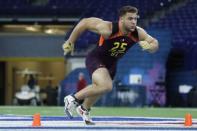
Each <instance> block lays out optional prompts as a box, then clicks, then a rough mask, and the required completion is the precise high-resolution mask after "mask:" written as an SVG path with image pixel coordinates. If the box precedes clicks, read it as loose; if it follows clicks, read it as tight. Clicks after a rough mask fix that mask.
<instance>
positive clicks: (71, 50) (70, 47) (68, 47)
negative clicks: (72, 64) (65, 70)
mask: <svg viewBox="0 0 197 131" xmlns="http://www.w3.org/2000/svg"><path fill="white" fill-rule="evenodd" d="M62 49H63V50H64V55H67V54H69V53H71V55H73V53H74V44H72V43H70V42H69V41H66V42H65V43H64V44H63V45H62Z"/></svg>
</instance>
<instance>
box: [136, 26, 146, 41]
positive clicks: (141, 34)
mask: <svg viewBox="0 0 197 131" xmlns="http://www.w3.org/2000/svg"><path fill="white" fill-rule="evenodd" d="M137 31H138V36H139V39H140V40H145V39H146V38H147V37H149V35H148V34H147V32H146V31H145V30H144V29H143V28H141V27H139V26H137Z"/></svg>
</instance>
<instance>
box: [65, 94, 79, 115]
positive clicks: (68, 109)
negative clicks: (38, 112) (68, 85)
mask: <svg viewBox="0 0 197 131" xmlns="http://www.w3.org/2000/svg"><path fill="white" fill-rule="evenodd" d="M64 103H65V107H64V110H65V113H66V115H67V116H68V117H69V118H73V112H74V111H75V110H76V108H77V106H78V103H77V102H76V101H75V98H74V97H73V96H71V95H68V96H66V97H64Z"/></svg>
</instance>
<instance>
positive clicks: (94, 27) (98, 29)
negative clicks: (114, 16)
mask: <svg viewBox="0 0 197 131" xmlns="http://www.w3.org/2000/svg"><path fill="white" fill-rule="evenodd" d="M86 30H89V31H92V32H95V33H97V34H100V35H102V36H103V37H104V38H108V37H109V36H110V34H111V32H112V31H111V22H109V21H104V20H102V19H99V18H95V17H91V18H84V19H82V20H81V21H80V22H79V23H78V24H77V26H76V27H75V28H74V29H73V31H72V33H71V35H70V37H69V39H68V41H69V42H70V43H75V41H76V40H77V38H78V37H79V36H80V34H82V33H83V32H84V31H86Z"/></svg>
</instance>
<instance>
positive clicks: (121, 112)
mask: <svg viewBox="0 0 197 131" xmlns="http://www.w3.org/2000/svg"><path fill="white" fill-rule="evenodd" d="M38 112H39V113H40V114H41V115H42V116H64V107H59V106H57V107H54V106H53V107H49V106H48V107H47V106H38V107H35V106H0V114H15V115H33V114H34V113H38ZM186 113H190V114H192V116H193V118H197V108H150V107H146V108H131V107H93V108H92V111H91V115H92V116H138V117H140V116H141V117H178V118H184V116H185V114H186Z"/></svg>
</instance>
